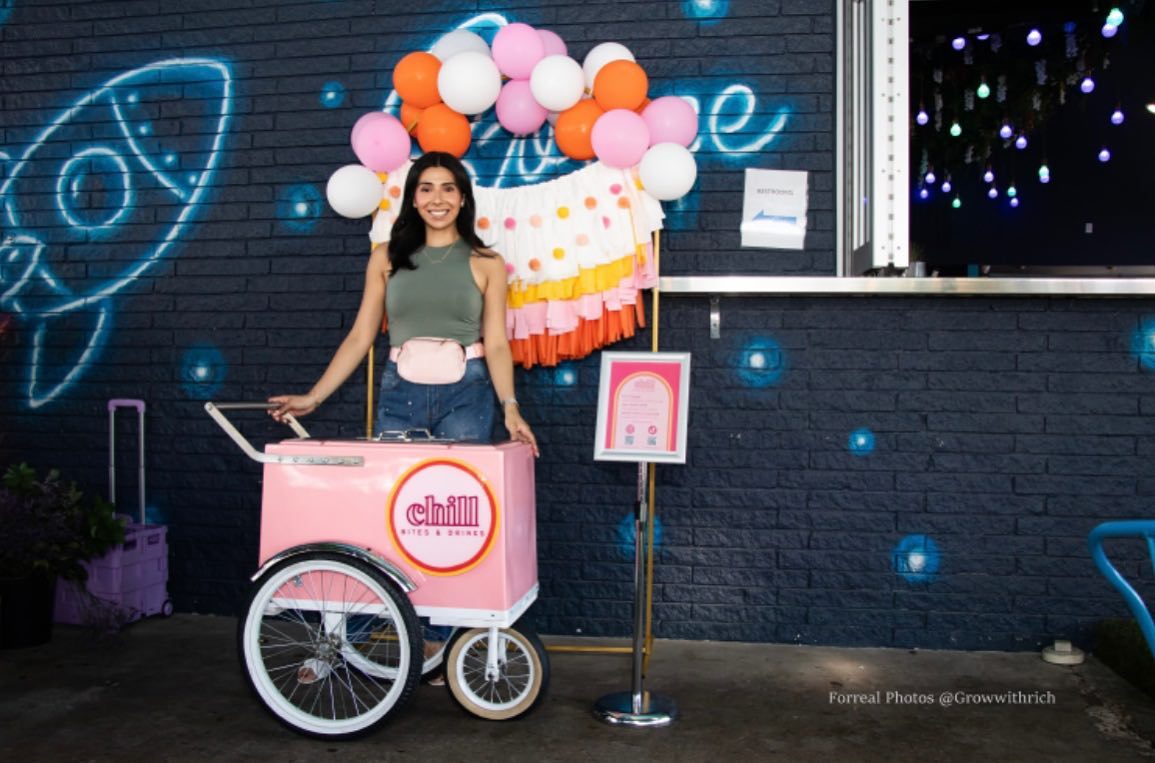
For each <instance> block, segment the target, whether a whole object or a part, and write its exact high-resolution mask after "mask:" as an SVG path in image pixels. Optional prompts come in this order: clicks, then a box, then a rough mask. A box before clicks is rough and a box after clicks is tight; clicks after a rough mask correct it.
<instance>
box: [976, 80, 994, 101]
mask: <svg viewBox="0 0 1155 763" xmlns="http://www.w3.org/2000/svg"><path fill="white" fill-rule="evenodd" d="M990 94H991V86H990V85H988V84H987V83H985V82H982V83H980V84H979V86H978V89H977V90H975V95H977V96H978V97H979V98H987V97H989V96H990Z"/></svg>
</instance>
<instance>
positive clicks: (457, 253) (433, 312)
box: [385, 239, 484, 347]
mask: <svg viewBox="0 0 1155 763" xmlns="http://www.w3.org/2000/svg"><path fill="white" fill-rule="evenodd" d="M470 256H471V251H470V247H469V243H468V242H466V241H464V240H462V239H458V240H457V241H454V242H453V243H452V244H450V245H449V246H423V247H421V248H420V249H418V250H417V251H416V252H414V253H413V264H414V265H416V266H417V269H416V270H397V271H395V272H393V273H390V274H389V282H388V284H387V286H386V291H385V314H386V316H388V319H389V344H390V345H391V346H393V347H400V346H401V344H402V343H403V342H405V340H407V339H412V338H413V337H417V336H432V337H438V338H440V339H452V340H454V341H456V342H460V343H461V344H463V345H465V346H467V347H468V346H469V345H471V344H473V343H474V342H476V341H477V340H478V339H480V338H481V311H482V306H483V304H484V301H483V299H482V295H481V291H480V290H479V289H478V288H477V282H476V281H474V280H473V271H472V269H470V267H469V258H470Z"/></svg>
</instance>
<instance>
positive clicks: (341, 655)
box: [205, 403, 549, 739]
mask: <svg viewBox="0 0 1155 763" xmlns="http://www.w3.org/2000/svg"><path fill="white" fill-rule="evenodd" d="M268 407H269V406H268V404H266V403H216V404H214V403H207V404H206V405H205V410H206V411H208V413H209V415H210V416H212V417H213V419H214V420H215V421H216V422H217V424H219V425H220V426H221V428H222V429H224V431H225V432H226V433H227V434H228V435H229V436H230V437H231V438H232V439H233V441H234V442H236V443H237V445H239V446H240V447H241V449H242V450H243V451H244V452H245V453H246V454H247V455H248V456H249V457H250V458H253V459H254V460H256V461H259V462H260V463H262V464H263V465H264V480H263V491H262V503H261V533H260V559H259V564H260V568H259V569H258V571H257V572H256V574H255V575H253V578H252V579H253V587H252V591H251V593H250V595H249V599H248V603H247V605H246V607H245V609H244V613H243V615H242V617H241V621H240V623H239V634H238V636H239V644H240V651H241V657H242V662H243V664H244V667H245V675H246V677H247V679H248V681H249V684H250V685H251V687H252V689H253V691H254V692H255V693H256V695H257V697H258V698H259V699H260V700H261V701H262V702H263V703H264V705H265V706H266V707H267V708H268V709H269V710H270V711H271V712H272V713H273V715H274V716H275V717H276V718H277V719H278V720H280V721H281V722H283V723H285V724H286V725H288V726H289V727H291V728H293V729H294V730H296V731H299V732H302V733H304V734H307V735H310V736H316V737H323V738H327V739H333V738H344V737H352V736H356V735H360V734H363V733H365V732H367V731H369V730H370V729H372V728H373V727H375V726H376V725H377V724H379V723H381V722H382V721H384V720H385V719H386V718H387V717H388V716H389V714H390V713H391V712H393V711H394V710H395V709H397V708H399V707H402V706H403V705H404V704H405V702H406V701H408V699H409V698H410V696H411V695H412V693H413V691H414V689H415V687H416V685H417V683H418V681H419V680H420V678H421V676H422V674H423V673H430V672H432V671H436V670H439V669H441V668H442V667H444V670H445V679H446V681H445V682H446V685H447V686H448V688H449V691H450V693H451V695H452V696H453V698H454V699H455V700H456V701H457V702H458V703H459V704H460V705H461V706H462V707H463V708H465V709H466V710H467V711H469V712H471V713H473V714H474V715H477V716H479V717H482V718H487V719H491V720H505V719H511V718H516V717H518V716H521V715H523V714H524V713H526V712H528V711H529V710H531V709H532V708H533V707H534V706H535V705H536V704H537V703H538V701H539V700H540V699H541V697H542V696H543V695H544V693H545V690H546V687H547V685H548V681H549V661H548V657H547V655H546V652H545V649H544V647H543V646H542V644H541V641H540V640H539V639H538V638H537V636H536V635H535V634H534V633H533V632H532V631H531V630H530V629H529V628H527V627H526V626H525V625H524V624H522V623H520V622H519V618H520V617H521V616H522V614H523V613H524V612H525V611H526V610H527V609H528V608H529V606H530V605H531V604H532V603H533V602H534V600H535V599H536V598H537V590H538V582H537V536H536V526H535V516H534V510H535V502H534V472H533V453H532V450H531V449H530V447H529V446H527V445H524V444H521V443H512V442H510V443H502V444H498V445H474V444H466V443H454V442H445V441H436V440H432V439H428V438H426V437H421V436H418V435H417V434H416V433H413V432H405V433H396V436H395V437H393V438H392V439H384V438H381V439H375V440H313V439H309V438H308V434H307V433H306V432H305V430H304V429H303V428H301V426H300V424H299V423H297V422H296V421H293V420H291V417H290V418H289V420H288V421H287V423H289V425H290V426H291V427H293V429H294V431H295V432H296V434H297V435H298V437H297V438H296V439H290V440H285V441H282V442H278V443H271V444H269V445H267V446H266V447H265V449H264V452H261V451H258V450H256V449H255V448H254V447H253V446H252V445H251V444H250V443H249V441H248V440H247V439H246V438H245V437H244V436H243V435H242V434H241V433H240V432H239V431H238V430H237V429H236V428H235V427H234V426H233V424H232V423H231V422H230V421H229V420H228V418H227V417H226V416H225V412H226V411H235V410H242V409H247V410H255V409H259V410H266V409H267V408H268ZM419 618H424V620H425V621H426V622H428V623H429V624H430V625H432V626H434V627H435V628H436V626H451V627H452V629H453V630H452V633H451V635H449V636H448V637H444V636H440V637H438V638H437V639H436V640H433V639H427V638H426V637H425V635H423V633H427V632H428V629H425V630H424V631H423V626H422V621H421V620H420V619H419Z"/></svg>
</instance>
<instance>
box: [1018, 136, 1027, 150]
mask: <svg viewBox="0 0 1155 763" xmlns="http://www.w3.org/2000/svg"><path fill="white" fill-rule="evenodd" d="M1026 147H1027V136H1026V135H1020V136H1019V137H1017V138H1015V148H1017V149H1018V150H1020V151H1022V150H1023V149H1024V148H1026Z"/></svg>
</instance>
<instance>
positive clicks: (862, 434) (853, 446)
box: [846, 427, 874, 456]
mask: <svg viewBox="0 0 1155 763" xmlns="http://www.w3.org/2000/svg"><path fill="white" fill-rule="evenodd" d="M846 449H847V450H849V451H850V452H851V454H853V455H855V456H869V455H870V454H871V453H873V452H874V432H872V431H871V430H870V429H869V428H867V427H861V428H859V429H855V430H854V431H853V432H851V433H850V436H849V437H847V438H846Z"/></svg>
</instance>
